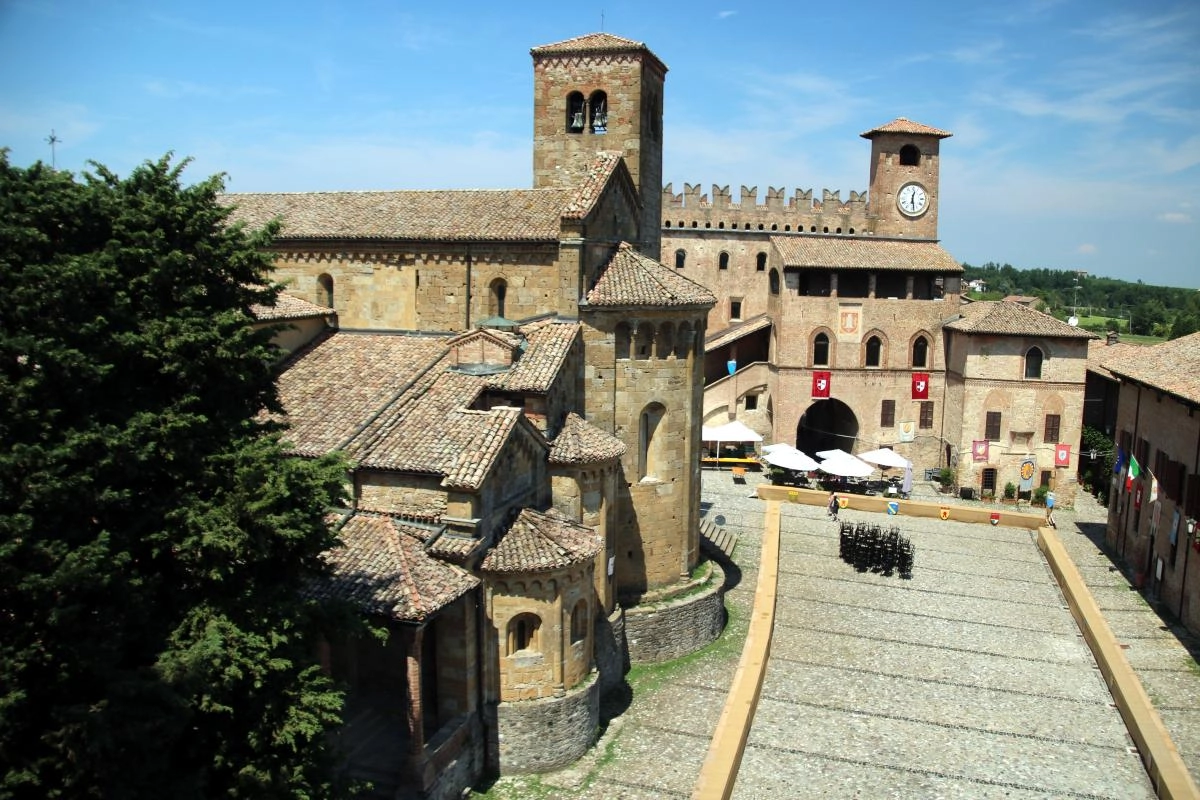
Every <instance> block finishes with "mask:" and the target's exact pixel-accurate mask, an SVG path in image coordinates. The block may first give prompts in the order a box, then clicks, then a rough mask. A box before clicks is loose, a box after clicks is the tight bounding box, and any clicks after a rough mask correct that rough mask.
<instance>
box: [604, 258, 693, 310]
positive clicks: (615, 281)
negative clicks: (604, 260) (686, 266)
mask: <svg viewBox="0 0 1200 800" xmlns="http://www.w3.org/2000/svg"><path fill="white" fill-rule="evenodd" d="M587 302H588V304H589V305H593V306H609V307H614V306H615V307H624V306H672V307H680V306H696V307H707V306H712V305H715V304H716V302H717V298H716V296H715V295H713V293H712V292H710V291H709V290H708V289H706V288H704V287H703V286H701V285H700V284H698V283H696V282H695V281H693V280H691V279H689V278H685V277H684V276H683V275H680V274H679V272H677V271H676V270H674V269H671V268H670V267H668V266H666V265H665V264H660V263H659V262H657V261H655V260H654V259H652V258H647V257H646V256H644V255H642V254H641V253H639V252H638V251H637V250H635V249H634V248H633V245H631V244H629V243H628V242H622V243H621V244H620V245H619V246H618V247H617V250H616V252H614V253H613V256H612V259H611V260H610V261H609V262H608V265H607V266H606V267H604V270H603V272H602V273H601V275H600V280H598V281H596V285H595V286H594V287H592V290H591V291H590V292H588V293H587Z"/></svg>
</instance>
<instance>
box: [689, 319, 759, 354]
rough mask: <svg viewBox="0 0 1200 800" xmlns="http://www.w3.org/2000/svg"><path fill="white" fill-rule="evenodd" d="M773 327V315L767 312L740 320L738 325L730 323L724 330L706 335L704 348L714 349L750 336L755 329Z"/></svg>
mask: <svg viewBox="0 0 1200 800" xmlns="http://www.w3.org/2000/svg"><path fill="white" fill-rule="evenodd" d="M769 327H771V317H770V316H769V315H767V314H759V315H758V316H756V317H751V318H750V319H748V320H745V321H744V322H739V323H737V324H736V325H730V326H729V327H728V328H725V329H724V330H720V331H717V332H716V333H711V334H709V335H708V336H705V337H704V349H705V350H714V349H716V348H718V347H723V346H724V345H727V344H731V343H732V342H736V341H737V340H738V339H741V338H742V337H743V336H749V335H750V334H752V333H754V332H755V331H761V330H762V329H763V328H769Z"/></svg>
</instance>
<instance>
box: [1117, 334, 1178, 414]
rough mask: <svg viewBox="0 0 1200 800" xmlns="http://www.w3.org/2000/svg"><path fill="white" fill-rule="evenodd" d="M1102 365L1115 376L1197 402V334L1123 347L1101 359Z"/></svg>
mask: <svg viewBox="0 0 1200 800" xmlns="http://www.w3.org/2000/svg"><path fill="white" fill-rule="evenodd" d="M1104 366H1106V367H1107V368H1108V369H1109V370H1111V371H1112V373H1113V374H1115V375H1116V376H1117V377H1119V378H1123V379H1124V378H1127V379H1129V380H1132V381H1137V382H1138V383H1141V384H1144V385H1146V386H1150V387H1153V388H1155V389H1159V390H1161V391H1163V392H1166V393H1168V394H1173V395H1175V396H1176V397H1179V398H1181V399H1183V400H1187V401H1188V402H1190V403H1200V333H1193V334H1190V335H1188V336H1181V337H1179V338H1178V339H1172V340H1171V341H1169V342H1163V343H1162V344H1156V345H1154V346H1152V347H1141V348H1138V349H1137V350H1136V351H1134V350H1127V351H1126V352H1124V353H1119V354H1117V355H1116V356H1115V357H1112V358H1108V359H1105V361H1104Z"/></svg>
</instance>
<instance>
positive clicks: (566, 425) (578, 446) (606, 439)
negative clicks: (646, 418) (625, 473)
mask: <svg viewBox="0 0 1200 800" xmlns="http://www.w3.org/2000/svg"><path fill="white" fill-rule="evenodd" d="M625 449H626V448H625V443H624V442H622V441H621V440H620V439H618V438H617V437H615V436H613V435H612V434H610V433H607V432H606V431H602V430H600V429H599V428H597V427H596V426H595V425H593V424H591V423H590V422H588V421H587V420H585V419H584V418H583V417H581V416H579V415H578V414H576V413H575V412H573V411H572V412H571V413H570V414H567V418H566V419H565V420H564V421H563V426H562V429H561V430H560V431H559V432H558V436H556V437H554V441H553V442H551V443H550V463H551V464H596V463H599V462H602V461H611V460H613V459H616V458H620V457H621V456H623V455H625Z"/></svg>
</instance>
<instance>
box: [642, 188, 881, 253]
mask: <svg viewBox="0 0 1200 800" xmlns="http://www.w3.org/2000/svg"><path fill="white" fill-rule="evenodd" d="M786 191H787V190H786V189H782V188H778V189H777V188H775V187H770V188H768V189H767V193H766V196H765V198H764V199H763V202H762V203H759V202H758V187H757V186H754V187H746V186H743V187H742V189H741V194H740V195H739V198H738V200H737V201H736V202H735V201H734V200H733V195H732V193H731V192H730V191H729V186H727V185H726V186H718V185H716V184H713V186H712V194H711V195H705V194H703V191H702V189H701V187H700V184H692V183H685V184H684V189H683V192H682V193H680V194H676V193H675V190H674V188H673V185H672V184H670V183H668V184H667V185H666V186H665V187H663V190H662V226H663V236H664V245H663V253H665V254H666V256H667V258H666V259H665V260H666V261H667V263H671V262H670V256H671V253H672V250H671V248H670V246H669V245H667V244H666V242H665V239H666V237H668V236H670V235H671V233H672V231H675V232H679V231H688V232H690V233H701V232H708V231H714V232H721V231H729V232H732V231H735V230H738V231H753V232H755V233H765V234H772V233H787V232H796V233H840V234H868V233H871V232H872V230H871V227H872V223H873V220H872V219H871V218H870V217H869V216H868V213H867V193H866V192H865V191H862V192H855V191H852V192H850V195H849V199H847V200H846V201H844V202H843V200H842V197H841V192H840V191H830V190H829V189H825V190H823V191H822V193H821V196H820V197H818V198H816V199H815V200H814V197H813V190H812V189H796V190H795V193H794V194H793V195H792V197H790V198H789V197H786V196H785V194H786Z"/></svg>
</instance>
